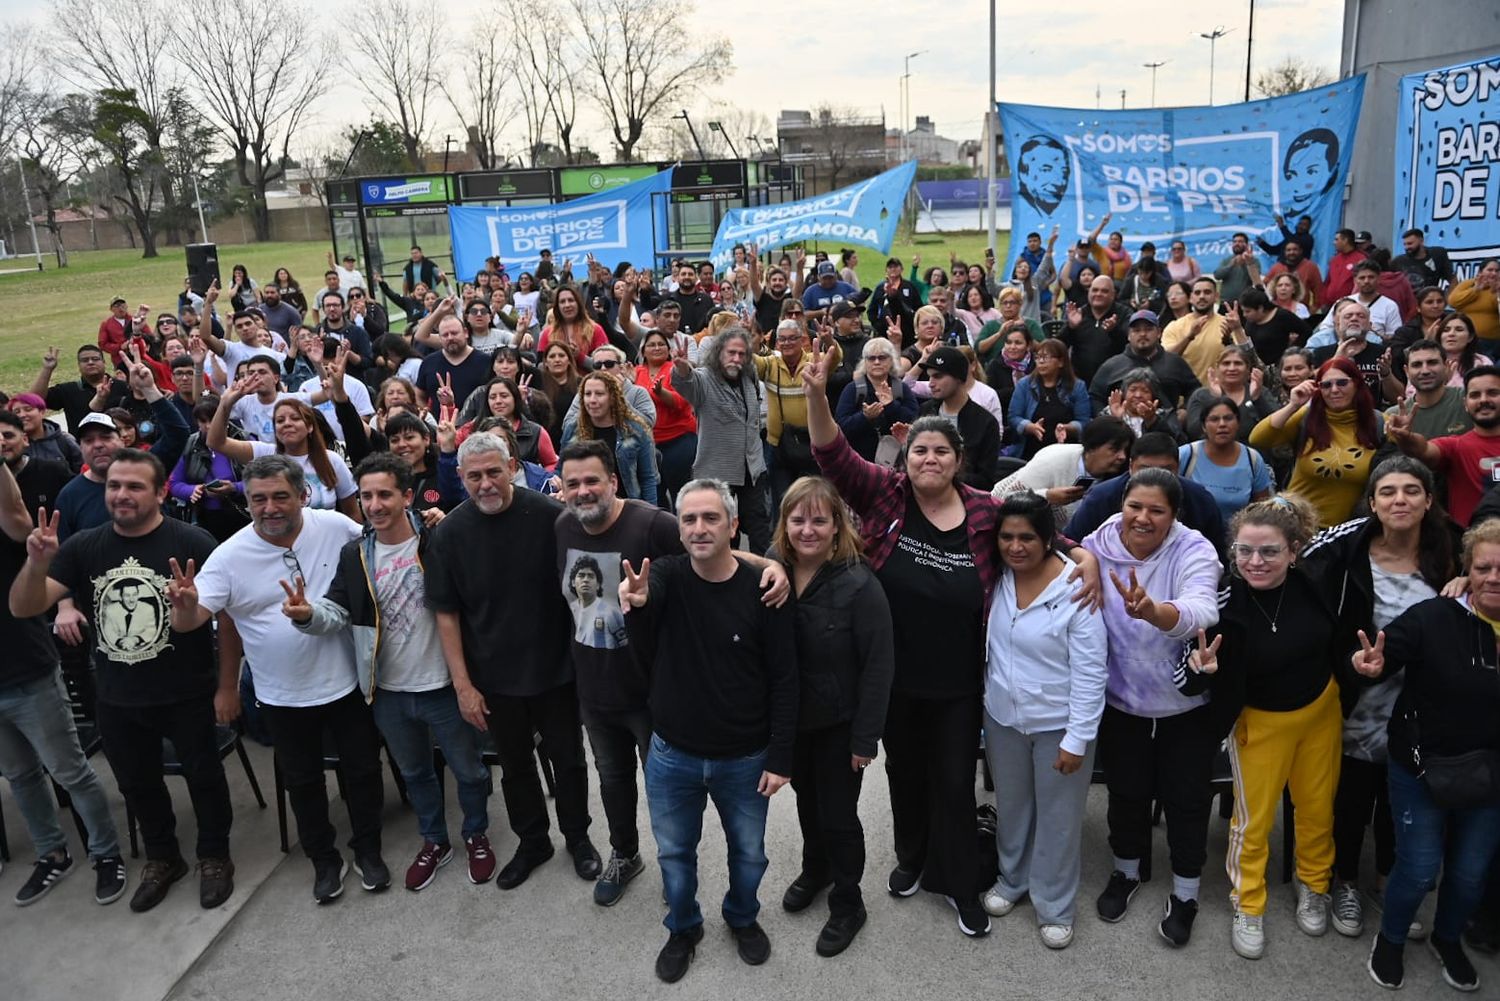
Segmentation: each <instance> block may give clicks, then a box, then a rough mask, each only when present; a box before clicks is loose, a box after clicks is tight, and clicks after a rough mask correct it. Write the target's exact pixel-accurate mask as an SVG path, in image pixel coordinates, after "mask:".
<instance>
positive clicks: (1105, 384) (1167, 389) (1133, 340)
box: [1089, 309, 1202, 414]
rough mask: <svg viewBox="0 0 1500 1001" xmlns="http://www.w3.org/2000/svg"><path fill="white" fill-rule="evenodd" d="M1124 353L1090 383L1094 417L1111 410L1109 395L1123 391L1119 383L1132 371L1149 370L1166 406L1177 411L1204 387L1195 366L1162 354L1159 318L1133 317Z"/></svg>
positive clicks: (1176, 356) (1143, 313) (1145, 314)
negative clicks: (1194, 369) (1117, 390)
mask: <svg viewBox="0 0 1500 1001" xmlns="http://www.w3.org/2000/svg"><path fill="white" fill-rule="evenodd" d="M1125 336H1126V345H1125V350H1124V352H1122V353H1121V354H1117V355H1115V356H1114V357H1113V358H1111V359H1109V360H1108V361H1106V362H1105V363H1104V364H1103V365H1100V366H1099V371H1097V372H1095V373H1094V377H1093V378H1092V379H1090V380H1089V399H1090V400H1091V401H1092V403H1093V406H1094V413H1096V414H1103V413H1104V412H1105V410H1106V409H1107V408H1108V407H1109V394H1110V393H1112V392H1114V391H1115V390H1116V389H1118V388H1120V380H1121V379H1124V378H1125V375H1126V374H1127V373H1128V372H1130V371H1131V370H1132V369H1137V368H1145V369H1150V371H1151V374H1152V375H1153V376H1154V377H1155V378H1156V383H1157V385H1158V386H1160V387H1161V391H1162V395H1163V396H1164V398H1165V400H1166V402H1167V403H1168V404H1169V405H1170V406H1172V407H1173V408H1174V409H1175V408H1179V407H1185V406H1186V403H1187V398H1188V397H1189V396H1192V395H1193V393H1194V391H1195V390H1197V389H1198V388H1199V387H1200V386H1201V385H1202V384H1201V383H1200V382H1199V381H1198V377H1197V376H1196V375H1195V374H1193V369H1192V366H1190V365H1189V364H1188V363H1187V362H1185V361H1183V359H1182V355H1179V354H1174V353H1173V352H1171V351H1164V350H1162V346H1161V327H1159V326H1157V319H1156V314H1155V313H1152V312H1151V311H1150V310H1145V309H1138V310H1136V311H1135V312H1134V313H1131V314H1130V329H1129V331H1128V332H1127V333H1126V335H1125Z"/></svg>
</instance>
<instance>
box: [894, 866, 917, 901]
mask: <svg viewBox="0 0 1500 1001" xmlns="http://www.w3.org/2000/svg"><path fill="white" fill-rule="evenodd" d="M921 885H922V870H920V869H915V870H914V869H903V868H901V867H900V866H899V865H898V866H896V868H894V869H892V870H891V875H890V878H889V879H887V880H886V881H885V888H886V889H887V890H889V891H890V892H891V896H893V897H909V896H911V895H912V894H913V893H916V892H917V890H918V889H919V888H920V887H921Z"/></svg>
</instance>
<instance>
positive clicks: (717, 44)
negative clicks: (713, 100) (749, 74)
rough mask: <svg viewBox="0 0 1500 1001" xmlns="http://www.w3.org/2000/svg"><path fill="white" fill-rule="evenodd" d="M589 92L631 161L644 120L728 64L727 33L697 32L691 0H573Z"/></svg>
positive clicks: (719, 76)
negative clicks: (721, 34)
mask: <svg viewBox="0 0 1500 1001" xmlns="http://www.w3.org/2000/svg"><path fill="white" fill-rule="evenodd" d="M573 11H574V13H575V15H576V23H577V26H578V32H579V36H580V38H581V42H582V46H583V52H584V57H585V59H586V63H587V66H588V68H589V70H590V71H591V73H592V77H591V80H590V84H589V88H590V93H591V95H592V96H593V97H594V99H595V100H596V101H597V102H598V104H599V107H600V110H601V111H603V113H604V115H605V117H606V118H608V120H609V123H610V130H611V131H612V132H613V133H614V137H615V146H616V148H617V149H618V150H619V153H620V159H622V160H629V159H631V157H632V156H634V154H635V146H636V143H638V142H639V141H640V139H641V134H642V132H643V131H645V128H646V123H647V122H649V121H651V120H653V119H654V118H655V117H656V116H657V114H658V113H660V112H661V111H663V110H665V109H666V108H668V107H671V105H672V102H673V101H676V100H678V99H679V98H681V97H683V96H684V95H685V94H687V93H689V92H690V91H691V90H693V89H694V88H697V87H701V86H704V85H706V84H712V83H718V82H719V81H720V80H722V79H724V77H725V76H726V75H727V74H728V72H729V71H730V69H732V68H733V64H732V60H733V57H734V47H733V46H732V45H731V44H730V43H729V40H728V39H727V38H723V37H718V36H709V35H705V34H704V33H702V32H701V31H699V30H697V28H696V24H697V23H698V22H697V14H698V12H697V9H696V5H695V4H694V3H692V0H573Z"/></svg>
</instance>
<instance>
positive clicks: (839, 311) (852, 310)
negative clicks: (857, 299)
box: [830, 299, 859, 320]
mask: <svg viewBox="0 0 1500 1001" xmlns="http://www.w3.org/2000/svg"><path fill="white" fill-rule="evenodd" d="M830 315H831V316H832V317H833V318H834V319H835V320H842V319H843V318H844V317H846V316H858V315H859V307H858V306H856V305H854V303H852V302H850V301H849V300H848V299H840V300H839V301H838V302H836V303H834V304H833V309H832V310H830Z"/></svg>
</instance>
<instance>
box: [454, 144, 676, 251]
mask: <svg viewBox="0 0 1500 1001" xmlns="http://www.w3.org/2000/svg"><path fill="white" fill-rule="evenodd" d="M671 187H672V172H671V171H670V170H663V171H661V172H659V173H657V174H654V175H653V176H651V177H646V178H642V179H641V180H639V181H632V182H630V183H629V184H623V185H621V186H620V187H618V188H612V189H610V190H609V191H601V192H600V193H599V194H597V195H585V196H584V197H582V198H575V199H573V200H572V201H570V202H559V203H558V204H556V205H532V206H527V207H524V208H521V207H517V208H497V207H488V206H478V205H452V206H450V207H449V208H448V226H449V229H450V230H451V231H452V234H453V266H454V268H455V269H456V272H457V273H458V274H460V275H472V274H475V273H477V272H479V271H480V270H482V269H483V268H484V260H485V258H487V257H499V258H500V260H501V261H503V262H504V263H505V265H506V267H507V269H509V270H510V271H511V272H512V273H514V272H515V271H517V270H521V271H531V270H534V269H535V268H536V266H537V263H538V262H539V261H540V260H541V252H542V251H543V250H550V251H552V254H553V257H554V259H555V260H556V262H557V263H558V264H559V265H560V264H561V263H562V261H563V260H565V259H568V258H572V259H573V260H575V261H582V259H583V258H584V257H585V256H586V255H588V254H593V255H594V258H595V259H596V260H597V261H598V262H599V263H600V264H603V265H604V266H605V267H610V268H612V267H614V266H615V265H616V264H619V263H620V262H621V261H630V262H631V263H633V264H635V265H636V266H637V267H643V268H644V267H650V266H651V262H652V259H653V257H654V255H655V253H656V246H655V243H656V233H657V231H658V229H659V230H660V232H662V233H666V202H667V200H666V194H667V192H668V191H670V190H671ZM658 196H660V197H658Z"/></svg>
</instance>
